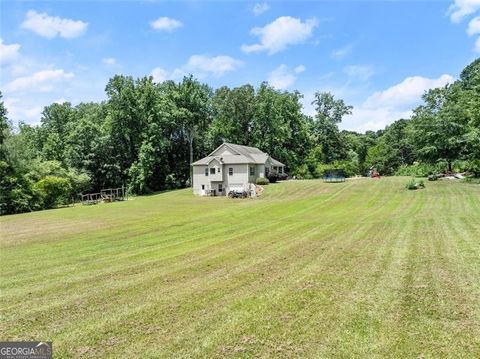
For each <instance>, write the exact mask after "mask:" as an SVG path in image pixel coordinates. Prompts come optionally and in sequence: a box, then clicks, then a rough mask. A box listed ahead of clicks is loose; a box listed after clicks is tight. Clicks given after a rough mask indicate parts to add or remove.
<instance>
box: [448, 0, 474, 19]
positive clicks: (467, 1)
mask: <svg viewBox="0 0 480 359" xmlns="http://www.w3.org/2000/svg"><path fill="white" fill-rule="evenodd" d="M477 10H480V0H455V1H454V3H453V4H452V5H450V7H449V9H448V13H449V14H450V20H451V21H452V22H455V23H458V22H460V21H462V20H463V18H464V17H466V16H468V15H471V14H473V13H475V12H476V11H477Z"/></svg>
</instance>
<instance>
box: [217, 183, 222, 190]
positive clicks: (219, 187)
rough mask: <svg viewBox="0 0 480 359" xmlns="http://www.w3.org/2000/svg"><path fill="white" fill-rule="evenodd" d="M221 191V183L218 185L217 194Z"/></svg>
mask: <svg viewBox="0 0 480 359" xmlns="http://www.w3.org/2000/svg"><path fill="white" fill-rule="evenodd" d="M222 191H223V185H222V184H221V183H219V184H218V192H222Z"/></svg>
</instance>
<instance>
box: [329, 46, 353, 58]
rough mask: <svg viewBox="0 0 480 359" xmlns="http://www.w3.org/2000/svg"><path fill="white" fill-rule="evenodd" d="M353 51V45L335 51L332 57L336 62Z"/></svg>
mask: <svg viewBox="0 0 480 359" xmlns="http://www.w3.org/2000/svg"><path fill="white" fill-rule="evenodd" d="M352 50H353V45H352V44H349V45H346V46H344V47H342V48H339V49H334V50H333V51H332V52H331V54H330V56H331V57H332V58H333V59H335V60H341V59H343V58H344V57H345V56H347V55H348V54H349V53H350V52H352Z"/></svg>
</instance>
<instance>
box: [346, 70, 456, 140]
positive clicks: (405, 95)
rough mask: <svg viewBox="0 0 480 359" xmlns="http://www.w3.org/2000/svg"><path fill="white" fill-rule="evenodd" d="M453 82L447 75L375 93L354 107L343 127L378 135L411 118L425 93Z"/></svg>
mask: <svg viewBox="0 0 480 359" xmlns="http://www.w3.org/2000/svg"><path fill="white" fill-rule="evenodd" d="M453 81H454V78H453V77H452V76H450V75H448V74H444V75H442V76H440V77H438V78H436V79H430V78H426V77H422V76H412V77H407V78H406V79H404V80H403V81H402V82H400V83H398V84H396V85H394V86H392V87H390V88H388V89H386V90H384V91H378V92H375V93H373V94H372V95H370V96H369V97H368V98H367V99H366V100H365V101H364V102H363V103H362V104H360V106H355V107H354V109H353V111H352V116H349V118H348V119H346V120H345V121H344V123H343V126H342V127H344V128H350V129H354V130H356V131H359V132H365V131H368V130H373V131H376V130H379V129H382V128H384V127H385V126H386V125H389V124H390V123H392V122H394V121H396V120H399V119H401V118H410V116H411V115H412V109H413V108H414V107H415V106H417V105H419V104H420V103H421V96H422V95H423V94H424V93H425V91H427V90H428V89H431V88H436V87H442V86H445V85H446V84H448V83H452V82H453Z"/></svg>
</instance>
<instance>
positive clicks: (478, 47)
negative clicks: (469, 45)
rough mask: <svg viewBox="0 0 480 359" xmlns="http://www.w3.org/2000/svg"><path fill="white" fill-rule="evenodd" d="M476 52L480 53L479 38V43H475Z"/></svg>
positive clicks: (478, 41)
mask: <svg viewBox="0 0 480 359" xmlns="http://www.w3.org/2000/svg"><path fill="white" fill-rule="evenodd" d="M474 51H475V52H478V53H480V37H479V38H477V41H475V48H474Z"/></svg>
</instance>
